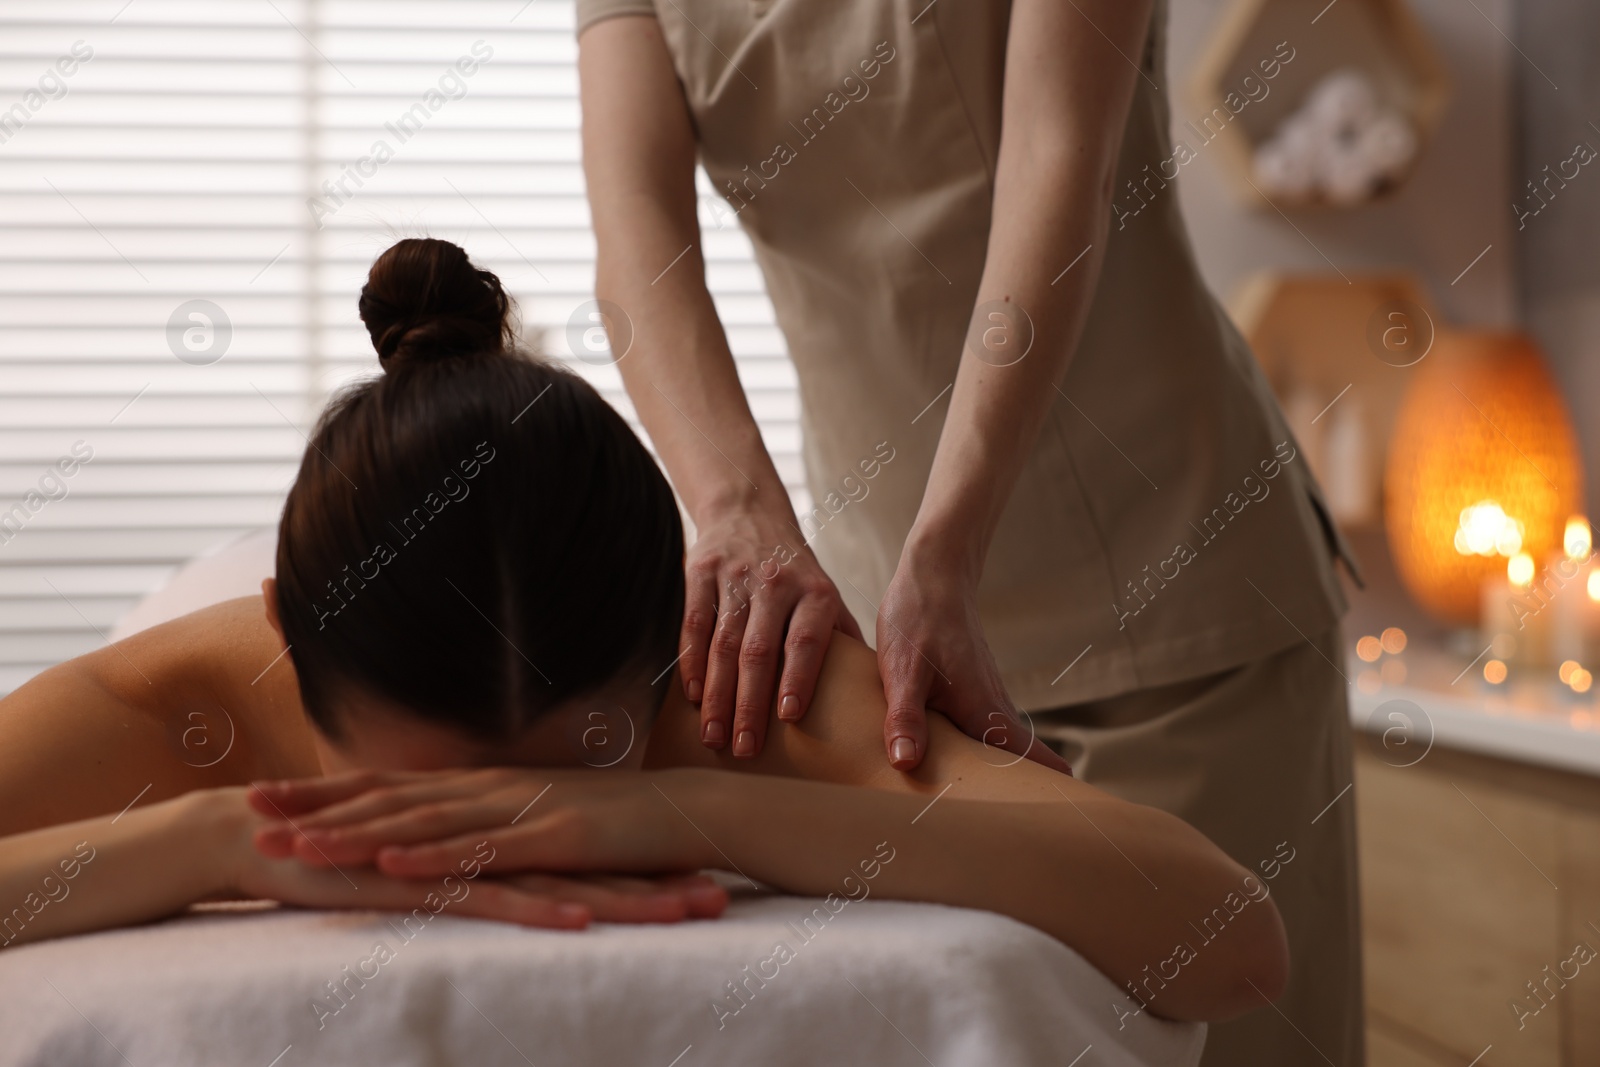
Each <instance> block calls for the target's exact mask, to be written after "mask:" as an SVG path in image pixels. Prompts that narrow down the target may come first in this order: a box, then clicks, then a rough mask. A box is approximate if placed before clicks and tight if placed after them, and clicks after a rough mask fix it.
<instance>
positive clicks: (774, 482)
mask: <svg viewBox="0 0 1600 1067" xmlns="http://www.w3.org/2000/svg"><path fill="white" fill-rule="evenodd" d="M616 216H617V217H616V218H615V219H614V224H615V225H618V226H620V227H622V228H625V229H626V230H627V231H628V232H629V233H630V234H631V235H632V239H631V240H630V241H629V242H628V247H627V249H626V250H625V251H623V250H621V249H619V248H617V247H616V245H617V243H618V242H607V241H603V242H602V244H601V251H600V256H599V264H598V268H597V271H596V283H595V291H596V293H597V295H598V296H599V297H600V299H602V300H609V301H611V302H613V303H615V304H617V305H618V306H620V307H623V308H627V309H630V310H629V314H630V315H631V316H632V317H633V322H634V327H635V329H636V330H637V331H638V333H637V335H636V336H635V338H634V351H633V352H632V353H630V354H629V357H628V358H627V359H625V360H623V362H622V363H621V364H619V366H618V369H619V370H620V371H621V372H622V378H623V382H624V383H625V384H626V386H627V389H628V395H629V397H631V398H632V400H633V403H634V407H635V408H636V409H637V410H638V412H639V417H640V419H641V420H642V421H643V422H644V424H645V428H646V429H647V430H648V431H649V433H650V439H651V441H652V442H654V443H655V446H656V448H657V449H658V450H659V452H660V453H661V458H662V460H663V462H664V463H665V464H666V467H667V470H668V471H670V472H671V473H672V477H673V484H674V485H675V486H676V487H677V488H678V491H679V492H680V493H681V494H682V496H683V499H684V503H685V505H686V506H687V507H688V509H689V513H690V515H691V516H693V518H694V519H695V521H696V522H697V523H699V524H702V525H704V524H705V523H706V522H708V521H709V520H710V519H712V518H713V517H715V516H716V515H717V514H718V513H719V512H723V511H733V510H737V509H740V508H752V507H767V506H771V507H777V508H782V509H784V511H785V512H787V510H788V509H789V497H788V494H787V493H786V492H785V490H784V487H783V482H782V480H781V479H780V478H779V476H778V472H777V469H776V468H775V467H774V466H773V463H772V460H771V458H770V457H769V456H768V454H767V450H766V445H765V443H764V442H763V441H762V438H761V432H760V430H759V429H758V428H757V426H756V421H755V418H754V417H753V415H752V414H751V411H750V406H749V403H748V401H747V400H746V398H745V393H744V389H743V387H742V385H741V384H740V382H739V376H738V373H737V371H736V370H735V367H734V361H733V357H732V355H731V354H730V353H729V351H728V343H727V340H726V338H725V336H724V334H723V331H722V326H721V324H720V322H719V321H718V319H717V315H716V311H715V308H714V307H713V305H712V302H711V296H710V294H709V292H708V291H707V289H706V286H705V282H704V277H703V274H702V264H701V258H700V242H699V233H698V231H697V230H695V229H694V228H693V227H692V226H684V225H682V224H681V222H679V221H678V220H674V219H672V218H671V217H669V216H668V215H667V213H666V212H665V211H664V210H663V209H662V208H661V207H660V206H659V205H653V204H648V203H636V204H630V205H627V206H626V207H620V206H619V207H618V208H617V211H616ZM685 249H688V251H687V252H685ZM679 254H682V255H683V258H682V259H681V260H680V261H679V262H678V263H677V264H676V265H675V266H673V267H672V268H671V269H670V270H668V271H667V274H666V275H664V276H662V277H661V278H660V280H659V281H654V282H653V283H652V279H653V275H654V274H655V273H658V272H659V271H660V270H661V269H662V266H664V265H665V264H667V263H669V262H671V260H672V258H673V257H674V256H675V255H679Z"/></svg>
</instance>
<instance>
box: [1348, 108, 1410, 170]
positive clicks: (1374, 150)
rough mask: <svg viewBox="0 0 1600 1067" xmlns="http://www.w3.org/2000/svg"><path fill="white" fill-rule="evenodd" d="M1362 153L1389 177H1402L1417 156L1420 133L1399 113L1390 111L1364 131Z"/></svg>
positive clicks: (1374, 120) (1361, 143)
mask: <svg viewBox="0 0 1600 1067" xmlns="http://www.w3.org/2000/svg"><path fill="white" fill-rule="evenodd" d="M1360 148H1361V153H1362V155H1363V156H1365V157H1366V158H1367V159H1370V160H1371V161H1372V164H1373V166H1375V167H1376V168H1377V169H1378V170H1379V172H1380V173H1381V174H1382V175H1383V176H1384V177H1385V178H1398V177H1400V175H1401V174H1403V173H1404V172H1405V170H1406V168H1407V167H1409V166H1410V165H1411V161H1412V160H1413V159H1415V158H1416V155H1417V132H1416V130H1414V129H1412V128H1411V123H1409V122H1407V121H1406V120H1405V119H1404V118H1403V117H1401V116H1400V115H1399V114H1397V113H1395V112H1393V111H1389V112H1385V113H1384V114H1381V115H1379V116H1378V117H1377V118H1375V119H1373V121H1372V122H1371V123H1370V124H1369V125H1368V126H1367V128H1366V129H1364V130H1362V131H1361V142H1360Z"/></svg>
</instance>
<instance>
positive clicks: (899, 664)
mask: <svg viewBox="0 0 1600 1067" xmlns="http://www.w3.org/2000/svg"><path fill="white" fill-rule="evenodd" d="M959 575H960V570H959V568H952V567H945V566H925V565H921V564H919V562H918V561H917V559H916V558H915V554H914V553H910V552H908V553H907V554H906V555H904V556H902V557H901V560H900V566H899V569H898V570H896V571H895V576H894V580H893V581H891V582H890V583H889V589H888V592H886V593H885V594H884V597H883V602H882V603H881V604H880V605H879V606H878V671H879V673H880V674H881V675H882V676H883V689H884V695H885V696H886V697H887V698H888V704H889V709H888V714H887V716H886V717H885V718H884V723H883V741H884V746H885V748H886V749H887V750H888V753H889V762H890V763H891V764H893V765H894V766H895V768H896V769H898V770H902V771H909V770H913V769H914V768H916V767H917V766H918V765H919V764H921V763H922V758H923V756H924V755H926V754H927V751H928V709H929V708H932V709H934V710H935V711H940V712H943V713H944V715H945V717H946V718H948V719H949V720H950V721H951V722H953V723H955V724H956V726H958V727H960V729H961V731H962V733H965V734H966V735H967V736H968V737H971V738H974V739H975V740H978V741H982V742H983V743H984V744H986V745H991V746H993V747H995V748H998V749H1004V750H1005V751H1007V752H1014V753H1016V754H1017V758H1018V759H1021V758H1023V757H1024V756H1026V757H1027V758H1028V759H1031V760H1033V761H1034V762H1036V763H1039V764H1041V765H1043V766H1045V767H1049V768H1051V769H1052V770H1057V771H1062V772H1064V773H1066V774H1071V773H1072V768H1071V766H1070V765H1069V764H1068V763H1067V761H1066V760H1064V759H1062V758H1061V757H1060V756H1058V755H1056V754H1055V753H1054V752H1053V751H1051V750H1050V748H1049V747H1048V746H1046V745H1045V743H1044V742H1043V741H1040V740H1038V739H1037V738H1036V737H1034V736H1033V732H1032V730H1030V729H1029V728H1028V727H1027V726H1025V725H1023V723H1022V720H1021V717H1020V716H1019V715H1018V713H1017V708H1016V705H1015V704H1013V703H1012V702H1011V698H1010V696H1008V695H1007V693H1006V688H1005V683H1004V682H1002V681H1001V679H1000V669H999V667H997V666H996V665H995V661H994V653H992V652H990V651H989V643H988V641H987V640H985V638H984V636H983V622H982V620H981V619H980V618H979V615H978V600H977V591H976V587H975V583H974V582H971V581H967V580H964V579H963V578H961V577H960V576H959Z"/></svg>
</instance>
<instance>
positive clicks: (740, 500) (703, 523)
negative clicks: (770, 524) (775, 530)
mask: <svg viewBox="0 0 1600 1067" xmlns="http://www.w3.org/2000/svg"><path fill="white" fill-rule="evenodd" d="M691 514H692V517H693V518H694V524H695V526H696V527H697V528H699V529H706V528H708V527H712V526H716V525H718V524H720V523H728V522H734V521H738V520H740V519H745V518H749V517H751V516H763V517H767V518H771V519H773V520H774V521H778V522H793V521H794V508H793V506H792V505H791V504H790V502H789V493H788V491H787V490H786V489H784V487H783V484H782V483H781V482H777V483H773V484H771V485H752V484H750V483H748V482H745V481H744V480H743V479H740V480H739V482H738V483H737V484H729V485H726V486H718V487H716V488H715V489H712V490H711V491H709V492H707V493H705V494H703V495H702V496H701V498H700V499H699V500H698V501H696V503H695V506H694V508H693V509H692V511H691Z"/></svg>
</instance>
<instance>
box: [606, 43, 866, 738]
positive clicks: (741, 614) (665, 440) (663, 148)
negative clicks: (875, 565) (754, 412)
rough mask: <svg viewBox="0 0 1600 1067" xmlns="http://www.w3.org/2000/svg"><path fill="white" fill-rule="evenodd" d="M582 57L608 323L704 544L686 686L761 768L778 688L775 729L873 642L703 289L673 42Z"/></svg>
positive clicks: (697, 560) (691, 602) (724, 734)
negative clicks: (817, 544) (804, 524)
mask: <svg viewBox="0 0 1600 1067" xmlns="http://www.w3.org/2000/svg"><path fill="white" fill-rule="evenodd" d="M579 45H580V47H579V53H578V76H579V83H580V88H581V93H582V98H583V172H584V178H585V181H586V183H587V185H588V192H589V207H590V211H591V213H592V214H593V217H594V231H595V241H596V244H597V250H598V251H597V256H598V258H597V263H596V270H595V294H596V295H597V296H598V297H599V298H600V300H601V301H603V302H605V303H606V304H609V307H607V308H606V310H605V314H607V315H608V316H611V315H614V311H613V309H615V310H616V311H617V312H620V316H621V317H622V318H624V319H625V320H626V321H625V322H614V321H613V322H607V323H606V324H605V325H606V328H607V332H608V333H609V334H610V337H611V340H612V343H613V344H614V345H618V346H620V345H621V344H622V343H623V342H622V340H621V338H622V336H623V335H624V334H625V335H626V336H627V337H629V338H631V339H632V341H631V348H630V349H629V350H628V351H627V353H626V358H624V359H622V361H621V362H620V363H618V364H617V369H618V370H619V371H621V372H622V379H623V382H624V383H625V384H626V386H627V388H628V396H629V397H630V398H631V399H632V400H633V403H634V407H635V408H637V409H638V412H639V418H640V420H641V421H643V423H644V425H645V428H646V429H647V430H648V431H649V432H650V440H651V441H652V442H653V443H654V444H655V447H656V451H657V452H658V453H660V455H661V459H662V462H663V463H664V464H665V465H666V468H667V471H668V472H669V473H670V474H671V476H672V483H673V486H674V488H676V489H677V490H678V493H679V494H680V495H681V496H682V497H683V500H684V503H685V505H686V506H687V507H688V509H689V514H690V515H691V516H692V517H693V518H694V524H695V530H696V535H697V536H696V539H695V542H694V544H693V545H692V546H691V547H690V550H689V553H688V558H687V560H686V567H685V574H686V577H687V580H688V581H687V587H686V590H685V593H686V605H685V607H686V610H685V612H684V618H683V629H682V635H681V639H680V641H679V647H680V648H681V649H683V657H682V659H681V660H680V664H679V673H680V684H681V686H682V688H683V692H684V694H685V696H686V697H687V698H688V699H689V700H691V701H694V702H696V703H698V704H700V706H701V711H700V715H701V722H700V727H701V733H700V739H701V741H702V742H703V743H704V744H706V745H708V746H710V747H712V748H718V749H720V748H724V747H731V749H732V750H733V752H734V753H735V754H736V755H738V756H740V757H750V756H754V755H755V754H756V753H757V752H758V751H760V749H761V746H762V743H763V739H764V738H765V736H766V733H767V726H768V712H769V709H771V708H772V707H773V705H774V689H773V687H774V684H775V683H776V684H777V700H776V705H777V708H778V713H779V716H780V717H781V718H784V719H787V720H793V719H798V718H800V717H801V716H802V715H803V714H805V712H806V709H807V708H808V707H809V706H810V704H811V700H812V688H813V685H814V683H815V680H816V675H817V671H818V669H819V667H820V665H821V662H822V656H823V653H824V652H825V651H826V649H827V647H828V639H829V636H830V634H831V632H832V631H833V630H834V628H835V627H837V628H838V629H840V630H843V631H844V632H845V633H848V634H853V635H855V636H860V630H859V628H858V627H857V626H856V623H855V620H854V619H853V618H852V617H851V615H850V613H849V611H848V610H846V608H845V606H844V601H843V600H842V599H841V598H840V596H839V592H838V590H837V589H836V588H835V587H834V584H833V581H832V580H831V579H830V578H829V577H828V576H827V574H825V573H824V572H823V570H822V568H821V566H820V565H819V564H818V563H817V561H816V559H815V558H814V557H813V556H812V554H811V549H810V548H809V547H807V545H806V543H805V539H804V537H802V536H801V534H800V531H799V527H798V525H797V524H796V522H795V517H794V508H793V506H792V505H791V504H790V502H789V495H788V492H787V491H786V490H785V489H784V486H783V481H782V479H781V478H779V477H778V472H777V469H776V468H775V467H774V466H773V464H772V459H771V457H770V456H768V454H767V449H766V445H765V444H764V443H763V441H762V439H761V431H760V430H759V429H757V427H756V422H755V419H754V418H753V417H752V416H751V414H750V406H749V404H748V402H747V401H746V399H745V394H744V387H743V386H742V385H741V384H740V382H739V375H738V373H737V371H736V370H735V368H734V363H733V356H732V354H731V353H730V352H729V350H728V340H727V337H726V335H725V334H724V333H723V329H722V323H721V322H720V321H719V320H718V318H717V312H716V308H715V307H714V306H713V305H712V303H711V294H710V292H709V291H708V290H707V289H706V282H705V263H704V261H703V259H702V258H701V254H700V226H699V221H698V219H697V217H696V210H695V188H694V167H695V135H694V127H693V123H692V120H691V117H690V114H689V107H688V104H687V102H686V101H685V100H684V96H683V88H682V86H680V85H679V84H678V79H677V75H676V74H675V73H674V72H673V69H672V60H671V57H670V55H669V54H668V52H667V46H666V43H665V42H664V41H663V39H662V36H661V27H660V26H659V25H658V24H657V22H656V20H655V19H654V18H648V17H645V18H640V17H621V18H610V19H605V20H604V21H602V22H599V23H596V24H595V25H593V26H591V27H589V28H588V29H586V30H585V31H584V32H583V35H582V37H581V38H580V39H579ZM603 306H604V305H603ZM780 654H781V655H780ZM780 659H781V664H782V677H781V679H780V678H779V667H780Z"/></svg>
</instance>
